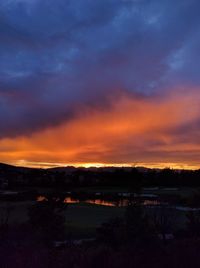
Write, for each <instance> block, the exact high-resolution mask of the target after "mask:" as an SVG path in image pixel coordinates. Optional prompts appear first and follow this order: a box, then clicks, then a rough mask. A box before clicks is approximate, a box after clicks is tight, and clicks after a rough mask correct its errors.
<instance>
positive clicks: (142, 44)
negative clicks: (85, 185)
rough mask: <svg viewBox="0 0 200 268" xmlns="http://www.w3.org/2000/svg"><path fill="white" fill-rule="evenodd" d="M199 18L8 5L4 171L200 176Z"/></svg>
mask: <svg viewBox="0 0 200 268" xmlns="http://www.w3.org/2000/svg"><path fill="white" fill-rule="evenodd" d="M199 10H200V1H198V0H95V1H94V0H76V1H75V0H56V1H55V0H0V162H5V163H11V164H16V165H24V166H40V167H49V166H59V165H81V166H90V165H94V166H101V165H133V166H134V165H144V166H150V167H175V168H176V167H178V168H191V169H194V168H200V105H199V103H200V74H199V72H200V53H199V48H200V16H199Z"/></svg>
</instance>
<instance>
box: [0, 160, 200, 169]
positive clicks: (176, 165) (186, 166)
mask: <svg viewBox="0 0 200 268" xmlns="http://www.w3.org/2000/svg"><path fill="white" fill-rule="evenodd" d="M1 163H4V164H8V165H13V166H16V167H25V168H40V169H49V168H59V167H60V168H62V167H63V168H64V167H74V168H104V167H116V168H117V167H118V168H120V167H121V168H125V167H132V168H134V167H135V168H138V167H143V168H149V169H166V168H169V169H175V170H199V169H200V166H199V165H194V164H186V163H168V162H166V163H163V162H160V163H145V162H137V163H95V162H94V163H93V162H88V163H55V162H34V161H27V160H17V161H6V162H1Z"/></svg>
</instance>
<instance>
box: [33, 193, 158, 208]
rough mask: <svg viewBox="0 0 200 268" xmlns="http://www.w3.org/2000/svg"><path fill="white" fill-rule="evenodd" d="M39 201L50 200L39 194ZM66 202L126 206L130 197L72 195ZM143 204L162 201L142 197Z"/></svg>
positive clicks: (155, 204)
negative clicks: (82, 197)
mask: <svg viewBox="0 0 200 268" xmlns="http://www.w3.org/2000/svg"><path fill="white" fill-rule="evenodd" d="M36 200H37V201H38V202H43V201H48V198H47V197H45V196H41V195H40V196H38V197H37V199H36ZM56 200H57V201H58V200H59V198H55V201H56ZM63 202H64V203H66V204H79V203H86V204H94V205H100V206H106V207H126V206H128V204H129V203H130V199H128V198H120V199H117V200H107V199H104V198H99V197H98V198H91V199H85V200H80V199H77V198H73V197H72V196H67V197H65V198H64V200H63ZM140 202H141V204H142V205H144V206H157V205H160V202H159V201H158V200H155V199H142V200H140Z"/></svg>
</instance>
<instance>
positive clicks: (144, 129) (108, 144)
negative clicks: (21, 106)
mask: <svg viewBox="0 0 200 268" xmlns="http://www.w3.org/2000/svg"><path fill="white" fill-rule="evenodd" d="M176 92H177V91H176ZM199 103H200V96H199V93H198V92H197V91H195V90H190V91H189V90H178V93H175V94H174V93H173V92H171V93H170V94H168V95H166V96H165V97H160V96H154V98H151V97H149V98H148V97H133V96H132V97H131V96H129V95H126V94H124V95H121V96H118V98H116V97H115V98H113V99H112V100H111V101H110V105H109V107H107V108H105V107H104V108H100V107H99V106H98V107H96V108H95V107H92V108H91V107H90V108H88V107H84V108H83V107H81V108H80V112H79V113H78V116H77V117H76V118H74V119H73V120H71V121H66V122H64V123H62V124H61V125H59V126H56V127H51V128H48V129H45V130H42V131H39V132H36V133H33V134H32V135H29V136H24V137H23V136H21V137H17V138H13V139H8V138H7V139H6V138H5V139H2V140H0V148H1V151H0V161H3V162H9V163H16V164H23V165H28V164H29V165H33V164H34V163H40V162H41V165H42V166H48V165H51V163H52V164H53V163H57V164H84V163H95V164H96V163H105V164H144V165H152V166H156V165H157V166H159V165H172V166H175V167H176V166H181V165H183V166H187V167H199V166H198V163H199V161H200V144H199V142H198V137H197V135H196V132H198V127H199V130H200V126H198V120H199V116H200V110H199ZM77 109H78V108H77ZM188 128H189V129H188ZM190 128H192V129H190ZM57 164H56V165H57Z"/></svg>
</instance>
